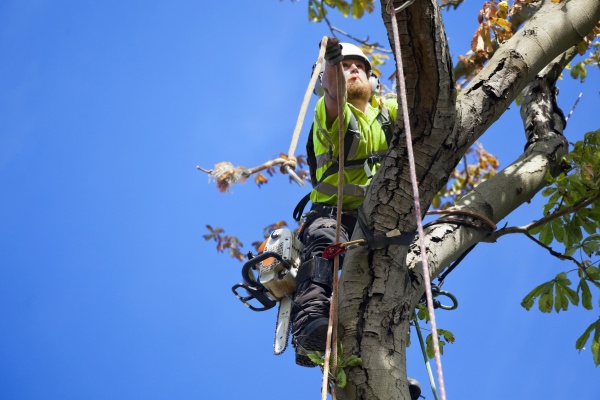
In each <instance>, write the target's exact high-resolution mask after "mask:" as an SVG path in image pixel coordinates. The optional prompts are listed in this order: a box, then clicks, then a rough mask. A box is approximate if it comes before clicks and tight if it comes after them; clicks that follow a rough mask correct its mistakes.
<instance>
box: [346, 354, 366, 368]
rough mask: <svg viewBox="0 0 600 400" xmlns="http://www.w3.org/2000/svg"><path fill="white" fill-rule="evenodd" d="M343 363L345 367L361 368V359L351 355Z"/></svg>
mask: <svg viewBox="0 0 600 400" xmlns="http://www.w3.org/2000/svg"><path fill="white" fill-rule="evenodd" d="M344 363H345V365H346V367H359V366H362V359H361V358H360V357H358V356H355V355H351V356H350V357H348V358H347V359H346V361H345V362H344Z"/></svg>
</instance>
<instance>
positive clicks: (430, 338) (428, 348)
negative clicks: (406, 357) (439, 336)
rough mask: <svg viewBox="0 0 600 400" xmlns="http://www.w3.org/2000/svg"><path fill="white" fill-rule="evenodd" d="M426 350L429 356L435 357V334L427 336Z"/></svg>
mask: <svg viewBox="0 0 600 400" xmlns="http://www.w3.org/2000/svg"><path fill="white" fill-rule="evenodd" d="M425 352H426V353H427V357H428V358H434V357H435V350H434V349H433V336H432V335H431V333H430V334H429V335H427V337H426V338H425Z"/></svg>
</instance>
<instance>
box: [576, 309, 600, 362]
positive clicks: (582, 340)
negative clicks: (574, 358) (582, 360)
mask: <svg viewBox="0 0 600 400" xmlns="http://www.w3.org/2000/svg"><path fill="white" fill-rule="evenodd" d="M592 332H594V336H593V338H592V346H591V350H592V357H593V359H594V364H595V365H596V366H598V365H600V318H599V319H598V320H596V321H595V322H592V323H591V324H590V326H588V327H587V329H586V330H585V332H583V335H581V336H580V337H579V338H578V339H577V341H576V342H575V348H576V349H577V350H579V351H580V352H581V350H583V348H584V346H585V344H586V343H587V341H588V339H589V338H590V335H591V334H592Z"/></svg>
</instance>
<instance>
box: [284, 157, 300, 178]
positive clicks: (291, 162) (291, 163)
mask: <svg viewBox="0 0 600 400" xmlns="http://www.w3.org/2000/svg"><path fill="white" fill-rule="evenodd" d="M296 166H297V162H296V157H294V156H291V157H288V158H286V159H285V161H284V162H283V163H282V164H281V167H280V171H281V173H282V174H285V173H287V172H288V171H287V170H286V167H290V168H291V169H292V170H296Z"/></svg>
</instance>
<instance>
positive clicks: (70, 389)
mask: <svg viewBox="0 0 600 400" xmlns="http://www.w3.org/2000/svg"><path fill="white" fill-rule="evenodd" d="M466 3H467V4H465V6H464V7H461V9H464V12H469V10H470V12H471V14H465V13H459V12H449V13H444V15H445V17H447V19H446V20H445V25H446V27H447V29H448V36H449V39H450V45H451V51H452V54H453V56H454V57H456V56H457V55H458V54H462V53H464V52H465V51H466V50H467V45H468V40H469V38H470V35H472V32H473V31H474V29H475V28H476V24H477V20H476V14H475V12H476V9H477V6H478V5H479V4H481V3H482V2H480V1H474V0H469V1H467V2H466ZM332 22H333V23H334V24H335V25H336V26H338V27H340V28H341V29H343V30H346V31H350V32H352V33H353V34H355V35H356V36H358V37H365V36H366V35H369V37H370V38H371V39H373V40H378V41H379V42H380V43H383V44H386V45H387V38H386V35H385V31H384V30H383V26H382V24H381V23H380V17H379V6H378V9H377V10H376V11H375V13H374V15H372V16H369V17H367V18H365V19H364V20H361V21H360V22H356V21H353V20H343V19H341V18H339V17H337V16H333V19H332ZM327 33H328V31H327V30H326V27H325V26H324V25H320V24H312V23H309V22H308V21H307V13H306V2H298V3H292V2H288V1H283V2H279V1H274V0H270V1H260V2H258V1H257V2H241V1H231V2H216V1H214V2H200V1H185V0H179V1H170V2H166V1H153V2H142V1H130V2H117V1H104V2H92V1H85V0H82V1H63V2H47V1H39V0H38V1H34V0H30V1H11V0H4V1H2V2H0V52H1V54H2V61H1V62H0V87H1V88H2V90H1V91H0V187H1V188H2V190H1V191H0V321H1V323H0V399H8V400H13V399H14V400H25V399H36V400H37V399H61V400H68V399H213V398H222V399H237V398H244V399H249V400H252V399H262V398H267V397H274V398H279V397H283V396H285V398H286V399H289V400H294V399H305V398H318V396H319V390H320V383H321V375H320V371H318V370H317V369H305V368H300V367H296V366H295V364H294V361H293V351H292V350H291V348H290V349H288V351H287V352H286V353H285V354H284V355H282V356H279V357H276V356H273V355H272V341H273V332H274V325H275V311H274V310H271V311H268V312H264V313H254V312H252V311H250V310H248V309H247V308H246V307H244V306H243V305H242V304H241V303H240V302H239V301H238V300H237V299H236V298H235V297H234V296H233V294H232V293H231V290H230V288H231V286H232V285H233V284H235V283H237V282H239V281H240V280H241V276H240V273H239V272H240V269H241V266H242V264H241V263H239V262H237V261H235V260H232V259H229V258H228V257H227V256H225V255H223V254H218V253H217V252H216V251H215V250H214V243H211V242H206V241H205V240H204V239H203V238H202V235H203V234H204V233H206V229H205V225H206V224H211V225H213V226H221V227H223V228H224V229H225V230H226V232H227V233H232V234H236V235H238V236H239V237H240V239H241V240H242V241H243V242H244V243H246V244H247V245H249V244H250V243H251V242H252V241H254V240H256V239H257V238H258V237H259V236H260V235H261V232H262V228H263V227H264V226H266V225H267V224H269V223H272V222H275V221H278V220H281V219H286V220H288V221H291V212H292V210H293V207H294V206H295V204H296V202H297V201H298V200H299V199H300V198H301V197H302V196H303V195H304V194H305V193H306V189H302V188H300V187H298V186H297V185H295V184H289V183H288V182H287V178H286V177H282V176H276V177H274V178H273V179H272V180H271V183H270V184H268V185H266V186H263V187H261V188H258V187H256V185H254V184H253V183H251V182H248V183H246V184H244V185H237V186H235V187H233V188H232V190H231V192H230V193H227V194H222V193H219V192H218V191H217V190H216V189H215V187H214V184H213V183H210V184H209V183H208V179H207V176H206V175H205V174H204V173H202V172H199V171H197V170H196V168H195V167H196V165H200V166H202V167H205V168H211V167H212V166H214V164H216V163H217V162H221V161H231V162H232V163H233V164H235V165H244V166H246V167H252V166H255V165H258V164H261V163H263V162H264V161H267V160H269V159H272V158H274V157H276V156H277V155H278V154H279V153H280V152H287V149H288V147H289V143H290V140H291V135H292V131H293V128H294V126H295V123H296V118H297V114H298V111H299V108H300V104H301V101H302V96H303V95H304V91H305V89H306V85H307V84H308V79H309V77H310V69H311V66H312V64H313V63H314V61H315V60H316V57H317V52H318V47H317V45H318V42H319V40H320V39H321V38H322V37H323V36H324V35H326V34H327ZM392 71H393V66H391V65H390V66H388V67H387V69H386V70H385V72H384V75H385V76H389V75H390V74H391V73H392ZM588 81H589V82H586V83H587V84H586V85H580V84H577V83H575V82H573V81H572V80H571V79H570V78H567V79H565V80H564V81H563V82H561V96H562V97H561V98H560V100H559V103H560V105H561V106H562V107H563V109H564V110H565V113H567V112H568V111H569V110H570V108H571V106H572V104H573V102H574V101H575V99H576V98H577V95H578V94H579V92H583V93H584V94H583V97H582V99H581V101H580V103H579V105H578V107H577V109H576V111H575V114H574V115H573V117H572V118H571V120H570V121H569V126H568V129H567V132H566V133H567V135H568V137H569V139H570V140H577V139H578V138H580V137H581V136H582V134H583V133H585V132H587V131H590V130H592V129H597V128H598V126H597V119H596V118H594V117H593V115H596V114H597V112H598V110H599V106H600V96H599V93H598V89H599V87H600V79H599V77H598V73H597V71H595V73H592V74H590V76H589V78H588ZM384 83H386V84H388V85H389V82H384ZM315 100H316V99H313V101H312V103H311V108H312V104H314V101H315ZM594 113H596V114H594ZM309 115H310V113H309ZM307 127H308V123H307V124H305V129H304V132H303V136H302V137H301V139H300V141H301V145H300V146H299V150H298V152H297V153H298V154H301V153H302V152H303V151H302V149H303V143H304V141H305V140H306V131H307ZM522 132H523V130H522V125H521V122H520V119H519V117H518V108H517V107H516V106H515V105H513V106H512V107H511V111H510V112H509V113H507V115H505V116H503V117H502V118H501V119H500V120H499V121H498V123H497V124H495V125H494V126H493V127H492V128H491V129H490V130H489V131H488V133H487V134H486V135H485V137H484V138H483V143H484V144H485V146H486V149H488V150H489V151H491V152H492V153H494V154H496V155H497V156H499V157H500V160H501V162H502V165H503V166H506V165H508V163H510V162H511V161H512V160H513V159H514V158H515V157H516V156H517V155H518V154H519V153H520V151H521V150H522V148H523V145H524V137H523V133H522ZM540 204H541V203H540V201H539V200H535V201H533V202H532V203H531V204H528V205H526V206H524V207H523V208H521V209H519V210H518V211H517V212H516V213H514V214H513V215H511V216H510V217H509V218H507V220H506V221H504V222H506V223H508V224H510V225H517V224H523V223H526V222H528V221H530V220H531V218H535V216H538V215H539V212H540ZM247 247H248V246H247ZM566 268H569V269H571V268H572V267H571V266H566V265H565V264H564V263H561V262H559V261H557V260H555V259H553V258H551V257H550V256H549V255H547V254H546V253H545V252H544V251H542V250H540V249H537V248H535V247H533V246H532V245H531V244H530V243H529V242H528V241H527V239H525V238H520V237H504V238H502V239H500V241H499V242H498V243H496V244H493V245H490V244H481V245H479V246H478V247H477V248H476V249H475V250H474V251H473V252H472V253H471V255H470V256H469V257H468V258H467V259H466V260H465V261H463V263H462V264H461V266H460V268H458V270H457V271H455V272H454V273H453V274H452V275H451V276H450V277H449V278H448V279H447V280H446V284H445V286H444V288H445V289H446V290H449V291H451V292H452V293H453V294H455V295H456V296H457V297H458V300H459V303H460V305H459V308H458V309H457V310H456V311H451V312H450V311H446V312H443V311H441V312H439V313H438V314H437V320H438V326H439V327H442V328H446V329H449V330H451V331H453V332H454V333H455V335H456V337H457V341H456V343H455V344H453V345H449V346H447V347H446V354H445V356H444V357H443V360H442V361H443V366H444V376H445V380H446V391H447V393H448V398H449V399H453V398H454V399H457V398H461V399H469V398H485V399H504V398H507V397H508V398H512V399H550V400H554V399H556V400H558V399H566V398H577V399H593V398H600V386H598V385H597V377H598V369H597V368H595V367H594V366H593V363H592V359H591V354H590V352H589V350H584V351H582V352H581V353H578V352H577V351H576V350H575V344H574V343H575V340H576V338H577V337H579V335H580V334H581V333H582V332H583V330H584V329H585V328H586V327H587V326H588V325H589V324H590V323H591V322H592V321H593V320H595V319H596V318H597V310H596V311H591V312H589V311H585V310H582V309H569V311H568V312H566V313H561V314H559V315H556V314H552V315H545V314H541V313H539V312H537V311H534V310H532V311H530V312H527V311H525V310H524V309H523V308H522V307H521V306H520V305H519V303H520V301H521V299H522V298H523V296H524V295H525V294H527V293H528V291H529V290H530V289H531V288H533V287H534V286H535V285H537V284H539V283H541V282H544V281H546V280H549V279H551V278H552V277H554V275H556V273H558V272H559V271H562V270H564V269H566ZM595 301H596V302H597V297H595ZM413 343H414V345H413V346H412V347H411V348H410V349H409V353H408V369H409V374H410V375H411V376H413V377H415V378H417V379H418V380H419V381H420V382H421V384H422V385H423V387H424V395H425V396H426V397H427V398H428V399H432V398H433V396H432V395H431V392H430V390H429V389H428V388H427V377H426V372H425V367H424V365H423V361H422V359H421V356H420V353H419V350H418V348H417V346H416V343H417V342H416V336H414V335H413Z"/></svg>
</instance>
